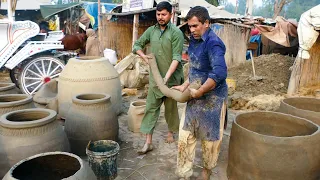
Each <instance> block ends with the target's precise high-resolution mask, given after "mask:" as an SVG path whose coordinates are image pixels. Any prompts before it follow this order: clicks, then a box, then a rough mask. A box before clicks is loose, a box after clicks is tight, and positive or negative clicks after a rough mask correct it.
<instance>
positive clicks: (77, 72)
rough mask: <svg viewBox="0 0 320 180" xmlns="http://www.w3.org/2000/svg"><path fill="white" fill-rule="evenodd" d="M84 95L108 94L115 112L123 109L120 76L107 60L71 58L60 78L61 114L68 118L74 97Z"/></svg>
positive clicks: (59, 98) (87, 57)
mask: <svg viewBox="0 0 320 180" xmlns="http://www.w3.org/2000/svg"><path fill="white" fill-rule="evenodd" d="M82 93H106V94H109V95H110V96H111V103H112V106H113V107H114V110H115V111H116V112H117V114H119V113H120V112H121V108H122V95H121V83H120V80H119V74H118V73H117V71H116V70H115V69H114V67H113V66H112V64H111V63H110V62H109V61H108V59H106V58H101V57H90V56H84V57H79V58H71V59H70V60H69V61H68V63H67V65H66V66H65V68H64V69H63V71H62V72H61V74H60V76H59V85H58V102H59V114H60V115H61V117H66V115H67V113H68V111H69V108H70V106H71V104H72V97H73V96H75V95H77V94H82Z"/></svg>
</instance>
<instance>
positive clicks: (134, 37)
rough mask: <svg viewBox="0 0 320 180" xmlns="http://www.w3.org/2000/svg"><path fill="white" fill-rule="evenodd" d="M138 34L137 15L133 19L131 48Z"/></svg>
mask: <svg viewBox="0 0 320 180" xmlns="http://www.w3.org/2000/svg"><path fill="white" fill-rule="evenodd" d="M138 32H139V14H135V15H134V17H133V32H132V47H133V45H134V43H135V42H136V40H137V39H138Z"/></svg>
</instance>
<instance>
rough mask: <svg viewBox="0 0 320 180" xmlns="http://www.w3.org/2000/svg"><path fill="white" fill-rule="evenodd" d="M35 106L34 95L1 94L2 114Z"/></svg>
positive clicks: (0, 111) (0, 112) (0, 110)
mask: <svg viewBox="0 0 320 180" xmlns="http://www.w3.org/2000/svg"><path fill="white" fill-rule="evenodd" d="M29 108H34V104H33V102H32V96H29V95H26V94H7V95H0V116H1V115H3V114H5V113H8V112H11V111H16V110H21V109H29Z"/></svg>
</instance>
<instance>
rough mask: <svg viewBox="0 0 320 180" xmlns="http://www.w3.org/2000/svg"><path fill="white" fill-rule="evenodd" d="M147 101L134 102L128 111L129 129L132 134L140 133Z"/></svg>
mask: <svg viewBox="0 0 320 180" xmlns="http://www.w3.org/2000/svg"><path fill="white" fill-rule="evenodd" d="M146 104H147V103H146V101H133V102H132V103H131V104H130V107H129V111H128V116H129V119H128V129H129V130H130V131H132V132H135V133H136V132H140V126H141V122H142V118H143V116H144V111H145V109H146Z"/></svg>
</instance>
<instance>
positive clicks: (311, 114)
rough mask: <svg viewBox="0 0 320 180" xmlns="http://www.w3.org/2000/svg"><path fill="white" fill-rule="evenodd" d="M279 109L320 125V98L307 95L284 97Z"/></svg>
mask: <svg viewBox="0 0 320 180" xmlns="http://www.w3.org/2000/svg"><path fill="white" fill-rule="evenodd" d="M278 111H279V112H282V113H286V114H291V115H294V116H298V117H302V118H306V119H308V120H311V121H312V122H314V123H316V124H318V125H319V126H320V99H315V98H305V97H296V98H287V99H283V100H282V101H281V103H280V107H279V110H278Z"/></svg>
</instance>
